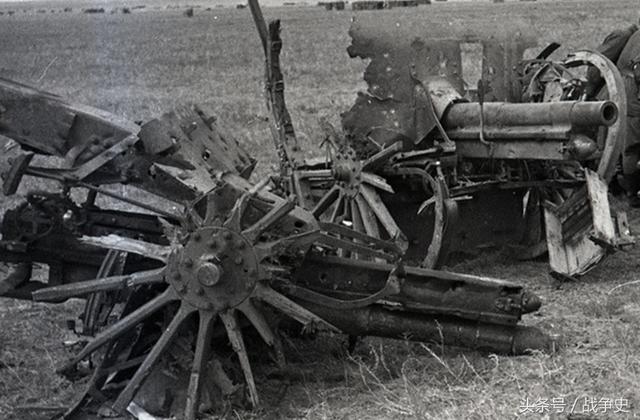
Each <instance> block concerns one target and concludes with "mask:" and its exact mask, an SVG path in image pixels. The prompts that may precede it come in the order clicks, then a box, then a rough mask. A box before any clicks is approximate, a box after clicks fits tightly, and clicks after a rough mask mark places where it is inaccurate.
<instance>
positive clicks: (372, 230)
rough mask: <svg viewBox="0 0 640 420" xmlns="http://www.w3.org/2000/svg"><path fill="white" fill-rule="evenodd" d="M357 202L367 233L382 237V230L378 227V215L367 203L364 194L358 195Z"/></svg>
mask: <svg viewBox="0 0 640 420" xmlns="http://www.w3.org/2000/svg"><path fill="white" fill-rule="evenodd" d="M356 204H357V205H358V209H359V210H360V216H361V217H362V224H363V225H364V230H365V233H366V234H367V235H369V236H372V237H374V238H380V230H379V228H378V221H377V219H376V215H375V214H374V213H373V210H371V207H369V205H368V204H367V202H366V201H365V199H364V198H362V195H358V196H356Z"/></svg>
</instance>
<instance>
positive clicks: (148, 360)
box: [0, 0, 632, 419]
mask: <svg viewBox="0 0 640 420" xmlns="http://www.w3.org/2000/svg"><path fill="white" fill-rule="evenodd" d="M250 6H251V10H252V13H253V16H254V20H255V23H256V25H257V28H258V32H259V35H260V38H261V41H262V46H263V48H264V52H265V55H266V95H267V98H268V101H267V102H268V106H269V111H270V113H271V114H272V118H271V128H272V134H273V137H274V140H275V143H276V148H277V151H278V156H279V158H280V161H281V168H280V172H279V173H277V174H273V175H272V176H270V177H266V178H264V180H263V181H261V182H259V183H255V184H254V183H252V182H250V181H249V178H250V175H251V172H252V169H253V167H254V165H255V161H254V160H253V159H252V158H251V156H250V155H249V154H248V153H247V151H246V150H245V149H244V148H243V147H242V146H241V145H240V144H238V143H237V142H236V141H235V140H234V138H233V136H232V135H231V134H229V133H227V132H225V131H223V130H222V129H221V127H219V126H218V123H217V122H216V119H215V117H214V116H213V115H211V113H210V112H208V110H207V108H206V107H204V106H185V107H182V108H180V109H177V110H174V111H172V112H169V113H167V114H165V115H162V116H160V117H158V118H157V119H153V120H151V121H148V122H146V123H144V124H142V125H137V124H134V123H131V122H129V121H125V120H122V119H120V118H118V117H116V116H113V115H110V114H108V113H106V112H103V111H99V110H96V109H92V108H89V107H86V106H81V105H76V104H71V103H69V102H66V101H65V100H64V99H61V98H59V97H56V96H54V95H50V94H47V93H43V92H40V91H37V90H34V89H31V88H29V87H26V86H23V85H19V84H17V83H14V82H11V81H8V80H0V134H2V135H3V136H5V137H8V138H10V139H13V140H14V141H15V142H17V143H18V144H19V145H20V146H21V148H22V150H23V153H22V154H20V155H18V156H17V157H15V158H14V159H12V161H11V162H9V163H10V166H9V169H8V170H7V171H6V172H5V173H4V174H3V189H4V194H5V195H12V194H14V193H16V191H17V189H18V188H19V186H20V185H21V183H22V182H23V180H24V179H25V177H30V178H40V179H46V180H53V181H54V182H55V184H56V185H57V186H58V187H57V188H55V189H50V190H48V191H39V190H35V189H34V190H28V191H27V192H26V194H25V195H26V199H25V200H24V201H23V202H22V203H21V204H19V205H18V206H17V207H15V208H13V209H9V210H7V211H6V212H5V214H4V217H3V219H2V225H1V229H2V230H1V232H2V241H0V261H3V262H4V263H5V264H7V265H8V266H9V267H10V272H9V274H8V276H7V277H6V278H4V279H2V283H0V284H2V285H3V294H4V296H7V297H17V298H24V299H33V300H36V301H43V302H62V301H65V300H67V299H69V298H74V297H81V298H85V299H86V305H85V311H84V313H83V315H82V317H81V318H82V319H81V321H82V325H81V328H80V330H81V333H82V334H84V335H86V336H87V337H88V339H87V343H86V345H85V347H84V348H82V350H80V351H79V352H78V353H77V354H76V355H75V356H74V357H73V359H72V360H70V361H68V363H66V364H65V365H64V366H61V368H60V372H61V373H63V374H65V375H68V376H69V377H70V378H76V377H77V376H79V371H80V370H81V369H79V366H80V365H82V366H85V367H86V366H91V367H92V368H93V370H92V373H91V375H90V377H89V379H87V391H86V393H85V394H84V395H82V398H80V399H79V400H78V401H77V403H76V404H75V405H74V406H73V407H71V408H70V409H69V411H68V412H67V413H66V414H65V416H66V417H67V418H94V417H96V416H97V417H100V416H119V415H122V416H126V415H128V414H127V412H129V413H134V414H135V413H138V412H140V411H141V410H145V411H147V412H149V413H152V414H155V415H163V416H166V415H175V414H176V413H183V414H178V416H179V417H180V416H183V418H185V419H195V418H197V417H198V415H199V413H200V412H201V411H207V410H216V409H217V408H219V407H220V406H221V405H224V404H225V403H228V401H229V400H230V397H231V396H235V397H237V396H238V394H240V396H241V397H243V398H245V399H246V401H248V402H249V403H250V404H251V405H253V406H256V405H258V404H259V396H258V389H257V387H256V382H255V380H254V375H253V373H252V372H253V370H252V364H251V362H250V360H251V358H252V352H254V351H255V350H256V349H258V350H260V349H264V348H265V347H266V348H268V349H269V352H270V354H271V355H272V356H273V360H274V362H275V363H276V364H277V366H278V367H280V368H284V363H285V360H284V356H283V352H282V348H281V344H280V343H281V341H280V338H281V334H282V330H283V329H284V328H281V327H282V325H284V324H283V323H286V321H287V320H288V321H291V320H295V321H297V323H299V324H302V326H303V327H304V329H305V330H313V331H332V332H335V333H344V334H348V335H352V336H362V335H373V336H382V337H395V338H400V337H404V338H409V339H411V340H420V341H434V342H442V343H443V344H445V345H454V346H463V347H469V348H474V349H482V350H490V351H493V352H500V353H507V354H521V353H523V352H525V351H527V350H530V349H543V350H544V349H546V348H548V346H549V345H550V344H551V340H550V338H549V336H548V335H547V334H546V333H545V332H543V331H541V330H539V329H537V328H534V327H530V326H522V325H518V322H519V321H520V319H521V317H522V315H523V314H526V313H530V312H533V311H536V310H537V309H538V308H539V307H540V304H541V302H540V300H539V299H538V298H537V297H536V296H535V295H533V294H531V293H530V292H527V291H526V290H525V289H524V288H523V287H522V286H520V285H518V284H515V283H512V282H507V281H501V280H496V279H492V278H486V277H478V276H472V275H465V274H457V273H452V272H448V271H441V270H439V269H438V268H439V267H440V266H441V265H442V264H444V263H445V262H446V261H447V259H448V258H456V257H459V256H460V255H461V254H465V253H473V252H474V251H477V250H479V249H482V248H484V247H486V246H487V245H493V246H510V247H512V248H513V249H514V250H515V251H516V253H517V254H518V256H519V257H520V258H534V257H537V256H540V255H542V254H544V253H545V252H548V254H549V257H550V264H551V268H552V271H553V272H555V273H559V275H563V276H576V275H580V274H582V273H584V272H585V271H586V270H588V269H589V268H590V267H592V266H593V265H594V264H596V263H597V262H598V261H600V260H601V259H602V257H603V256H604V255H605V254H607V253H608V252H611V251H612V250H614V249H616V248H619V247H621V246H623V245H625V244H627V243H631V242H632V239H631V237H630V236H629V232H628V228H627V227H626V221H625V218H624V215H623V214H618V215H616V216H615V217H612V216H611V214H610V210H609V204H608V199H607V188H606V185H607V182H608V181H609V180H610V179H611V177H612V176H613V175H614V172H615V167H616V161H617V158H618V155H619V153H620V145H621V139H622V136H623V134H624V127H625V121H624V118H625V116H626V111H625V110H626V104H625V95H624V90H623V89H624V87H623V83H622V80H621V77H620V74H619V73H618V71H617V70H616V68H615V67H614V65H613V64H612V63H611V62H610V61H608V60H607V59H606V58H604V57H602V56H601V55H599V54H597V53H593V52H587V51H582V52H577V53H575V54H573V55H571V56H569V57H568V58H567V59H565V60H563V61H549V60H548V59H547V56H548V54H549V53H550V52H551V51H552V50H553V48H548V49H546V50H544V51H543V52H542V53H541V54H540V55H539V56H538V57H536V58H535V59H533V60H527V61H523V60H522V57H523V52H524V50H525V48H527V47H528V46H529V45H528V43H527V40H525V39H522V38H517V37H516V38H511V39H504V40H499V39H490V40H483V39H464V40H427V39H420V38H415V36H414V37H413V38H412V34H406V33H403V32H402V31H403V30H402V28H397V27H394V28H391V29H389V30H387V31H383V30H380V29H379V28H378V27H368V26H366V25H362V24H360V23H359V22H358V21H356V22H355V23H354V26H353V27H352V30H351V35H352V38H353V43H352V45H351V46H350V47H349V53H350V55H351V56H357V57H362V58H369V59H370V60H371V61H370V63H369V65H368V67H367V69H366V72H365V79H366V81H367V83H368V86H369V89H368V92H367V93H363V94H360V95H359V96H358V98H357V101H356V103H355V105H354V106H353V107H352V108H351V109H350V110H349V111H348V112H346V113H345V114H343V116H342V123H343V131H342V130H336V129H334V128H333V127H331V126H329V125H328V124H326V123H323V125H324V128H325V131H326V139H325V146H326V147H327V150H328V153H327V157H326V158H322V159H320V158H318V159H305V158H304V156H303V153H302V151H301V150H300V148H299V146H298V144H297V142H296V135H295V131H294V129H293V125H292V123H291V119H290V117H289V114H288V112H287V109H286V106H285V101H284V85H283V78H282V73H281V71H280V62H279V53H280V49H281V40H280V36H279V32H280V27H279V22H278V21H275V22H271V23H270V24H269V25H267V24H266V23H265V21H264V20H263V17H262V14H261V11H260V9H259V7H258V4H257V2H256V1H254V0H251V1H250ZM465 44H474V45H476V46H479V47H480V48H481V49H482V54H481V56H482V57H483V60H482V62H481V63H480V64H481V66H480V67H478V71H479V73H480V77H479V79H480V82H479V83H478V86H477V88H476V87H475V86H473V87H472V88H469V86H468V85H466V84H465V80H464V78H463V71H462V67H463V63H462V58H461V57H462V53H461V51H462V49H463V48H465ZM588 66H595V67H596V68H597V69H599V70H600V73H601V75H602V77H603V79H604V82H605V83H604V88H603V91H602V95H601V97H602V98H603V99H601V100H596V101H589V100H586V99H585V95H584V93H583V88H584V81H583V80H582V79H581V77H580V74H581V69H584V68H586V67H588ZM36 155H38V156H41V157H38V158H36V159H34V157H35V156H36ZM43 157H44V158H43ZM36 161H38V162H40V165H36V164H35V163H34V162H36ZM43 165H44V166H43ZM109 184H121V185H126V186H130V187H136V188H137V189H139V190H144V191H146V195H141V194H137V195H134V194H123V193H121V192H117V191H121V190H122V189H113V188H109V187H107V185H109ZM32 185H33V184H32ZM23 187H25V186H23ZM79 197H80V198H79ZM97 197H106V198H109V199H110V200H111V201H112V202H118V201H120V202H124V203H125V204H126V205H127V208H128V209H129V210H116V209H113V208H101V207H99V206H98V205H97V204H96V198H97ZM133 197H143V198H133ZM149 197H152V198H149ZM36 264H38V265H39V266H41V265H45V266H47V267H48V277H47V278H46V279H44V280H42V279H39V278H36V276H32V271H33V270H32V268H33V267H34V266H35V265H36ZM32 277H33V278H32ZM214 338H215V340H214ZM176 343H180V345H179V346H177V344H176ZM185 343H186V344H185ZM87 362H89V363H87ZM254 367H255V366H254ZM168 371H171V372H172V373H171V375H169V374H168V373H167V372H168ZM172 375H173V376H172ZM176 378H177V379H176ZM239 384H244V385H243V386H240V385H239ZM236 399H237V398H236Z"/></svg>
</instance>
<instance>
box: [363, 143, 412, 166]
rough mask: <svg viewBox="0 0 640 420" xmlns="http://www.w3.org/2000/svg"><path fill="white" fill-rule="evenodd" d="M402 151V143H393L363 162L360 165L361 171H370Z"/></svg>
mask: <svg viewBox="0 0 640 420" xmlns="http://www.w3.org/2000/svg"><path fill="white" fill-rule="evenodd" d="M401 150H402V142H401V141H398V142H395V143H393V144H392V145H391V146H389V147H387V148H385V149H382V150H381V151H379V152H378V153H376V154H375V155H373V156H371V157H370V158H369V159H367V160H365V161H364V162H363V164H362V169H363V170H370V169H372V168H375V167H377V166H379V165H382V164H384V163H385V162H386V161H387V160H388V159H389V158H390V157H391V156H393V155H394V154H396V153H398V152H400V151H401Z"/></svg>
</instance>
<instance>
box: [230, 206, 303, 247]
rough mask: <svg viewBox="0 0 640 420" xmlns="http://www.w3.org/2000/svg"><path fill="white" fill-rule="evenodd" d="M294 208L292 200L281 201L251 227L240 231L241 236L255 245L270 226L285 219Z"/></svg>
mask: <svg viewBox="0 0 640 420" xmlns="http://www.w3.org/2000/svg"><path fill="white" fill-rule="evenodd" d="M295 206H296V202H295V200H293V199H286V200H282V201H281V202H280V203H278V204H277V205H276V206H275V207H273V208H272V209H271V210H269V212H268V213H267V214H265V215H264V216H263V217H262V218H261V219H260V220H258V221H257V222H256V223H254V224H253V225H251V226H249V227H248V228H247V229H246V230H244V231H242V234H243V235H244V236H245V237H247V239H249V241H251V242H253V243H255V241H256V240H257V239H258V238H259V237H260V235H262V233H264V232H265V231H267V230H268V229H269V228H270V227H271V226H273V225H274V224H275V223H277V222H278V221H279V220H280V219H282V218H283V217H285V216H286V215H287V214H289V212H290V211H291V210H293V208H294V207H295Z"/></svg>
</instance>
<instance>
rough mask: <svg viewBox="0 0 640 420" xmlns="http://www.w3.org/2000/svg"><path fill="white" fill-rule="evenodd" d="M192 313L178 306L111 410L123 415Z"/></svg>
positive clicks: (191, 309)
mask: <svg viewBox="0 0 640 420" xmlns="http://www.w3.org/2000/svg"><path fill="white" fill-rule="evenodd" d="M193 312H194V310H193V308H192V307H191V306H189V305H187V304H185V303H183V304H182V305H180V309H178V312H177V313H176V315H175V316H174V317H173V319H172V320H171V323H169V326H168V327H167V329H166V330H165V331H164V332H163V333H162V335H161V336H160V338H159V339H158V341H157V342H156V344H154V346H153V348H152V349H151V351H150V352H149V354H148V355H147V357H146V358H145V359H144V362H142V364H141V365H140V367H138V370H137V371H136V373H135V375H133V377H132V378H131V379H130V380H129V382H128V383H127V386H126V387H125V388H124V389H123V390H122V392H120V395H118V398H117V399H116V401H115V402H114V403H113V407H112V408H113V409H114V410H115V411H116V412H118V413H124V411H125V410H126V409H127V406H128V405H129V403H130V402H131V400H133V398H134V397H135V395H136V393H137V392H138V390H139V389H140V387H141V386H142V384H143V383H144V380H145V379H146V378H147V376H149V374H150V373H151V368H153V366H154V365H155V364H156V363H157V362H158V360H159V359H160V356H162V354H163V353H164V352H165V350H166V349H167V348H168V347H169V345H170V344H171V342H172V340H173V339H174V338H175V336H176V335H177V334H178V332H179V331H180V327H181V326H182V324H183V323H184V321H185V320H186V319H187V317H188V316H189V315H191V314H192V313H193Z"/></svg>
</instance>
